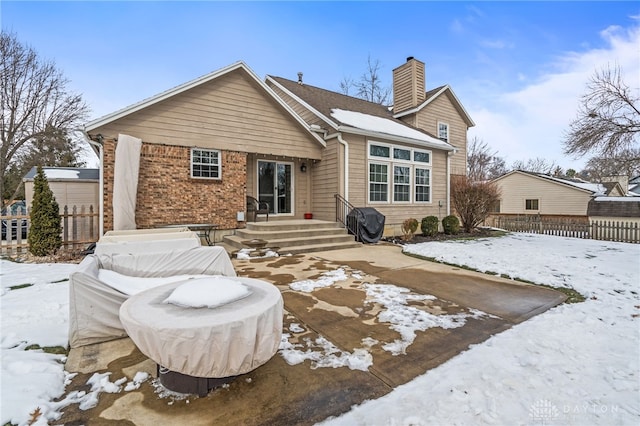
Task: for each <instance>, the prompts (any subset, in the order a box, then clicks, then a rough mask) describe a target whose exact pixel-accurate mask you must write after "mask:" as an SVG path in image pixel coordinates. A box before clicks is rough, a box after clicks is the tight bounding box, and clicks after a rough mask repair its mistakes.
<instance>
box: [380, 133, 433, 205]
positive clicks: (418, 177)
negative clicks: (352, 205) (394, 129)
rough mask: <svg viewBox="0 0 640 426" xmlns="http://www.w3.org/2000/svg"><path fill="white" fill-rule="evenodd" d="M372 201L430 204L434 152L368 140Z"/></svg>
mask: <svg viewBox="0 0 640 426" xmlns="http://www.w3.org/2000/svg"><path fill="white" fill-rule="evenodd" d="M368 159H369V163H368V167H369V180H368V184H369V202H370V203H398V204H407V203H430V202H431V159H432V154H431V151H427V150H424V149H417V148H411V147H407V146H401V145H391V144H386V143H381V142H375V141H369V145H368Z"/></svg>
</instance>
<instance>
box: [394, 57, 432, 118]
mask: <svg viewBox="0 0 640 426" xmlns="http://www.w3.org/2000/svg"><path fill="white" fill-rule="evenodd" d="M425 92H426V90H425V74H424V62H421V61H418V60H417V59H415V58H414V57H413V56H409V57H408V58H407V62H405V63H404V64H402V65H400V66H399V67H398V68H396V69H394V70H393V112H394V113H399V112H402V111H405V110H408V109H411V108H414V107H416V106H418V105H420V104H421V103H422V102H424V100H425Z"/></svg>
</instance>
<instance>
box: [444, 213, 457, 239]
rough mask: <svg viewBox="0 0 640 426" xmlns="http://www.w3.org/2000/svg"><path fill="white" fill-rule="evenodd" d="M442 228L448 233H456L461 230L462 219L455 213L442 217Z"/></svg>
mask: <svg viewBox="0 0 640 426" xmlns="http://www.w3.org/2000/svg"><path fill="white" fill-rule="evenodd" d="M442 228H443V229H444V233H445V234H447V235H455V234H457V233H458V232H460V221H459V220H458V218H457V217H456V216H454V215H449V216H446V217H445V218H444V219H442Z"/></svg>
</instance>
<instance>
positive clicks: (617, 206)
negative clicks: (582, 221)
mask: <svg viewBox="0 0 640 426" xmlns="http://www.w3.org/2000/svg"><path fill="white" fill-rule="evenodd" d="M587 215H588V216H589V220H591V221H594V220H598V221H607V222H632V223H639V224H640V197H633V196H632V197H595V198H594V199H592V200H591V201H589V205H588V208H587Z"/></svg>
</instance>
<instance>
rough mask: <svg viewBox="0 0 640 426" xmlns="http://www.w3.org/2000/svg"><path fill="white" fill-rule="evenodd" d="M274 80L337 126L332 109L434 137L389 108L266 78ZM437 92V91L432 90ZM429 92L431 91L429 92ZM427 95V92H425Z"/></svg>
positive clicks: (328, 91)
mask: <svg viewBox="0 0 640 426" xmlns="http://www.w3.org/2000/svg"><path fill="white" fill-rule="evenodd" d="M267 77H268V78H270V79H272V80H274V81H275V82H277V83H278V84H280V85H281V86H282V87H284V88H285V89H286V90H288V91H289V92H291V93H293V94H294V95H295V96H297V97H298V98H300V99H302V100H303V101H304V102H306V103H307V104H309V105H310V106H311V107H313V108H314V109H315V110H317V111H318V112H320V113H321V114H322V115H324V116H325V117H327V118H329V119H330V120H331V121H333V122H335V123H337V124H345V123H341V122H340V121H338V120H337V119H336V118H335V117H332V116H331V110H332V109H341V110H345V111H354V112H360V113H362V114H368V115H372V116H375V117H381V118H386V119H388V120H391V121H394V122H397V123H400V124H402V125H404V126H407V127H408V128H411V129H414V130H418V131H420V132H422V133H424V134H426V135H429V136H431V137H434V138H435V137H436V136H435V135H433V134H431V133H429V132H427V131H425V130H423V129H419V128H416V127H413V126H410V125H408V124H407V123H405V122H404V121H402V120H400V119H398V118H394V117H393V114H392V112H391V111H390V110H389V107H386V106H384V105H380V104H377V103H375V102H369V101H365V100H364V99H360V98H355V97H353V96H347V95H343V94H342V93H338V92H332V91H331V90H326V89H321V88H319V87H315V86H311V85H309V84H306V83H304V84H299V83H298V82H297V81H293V80H288V79H286V78H282V77H275V76H267ZM434 90H437V89H434ZM430 92H431V91H430ZM427 93H429V92H427Z"/></svg>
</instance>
